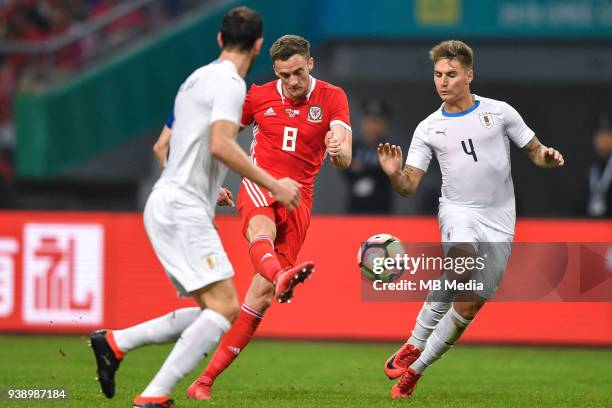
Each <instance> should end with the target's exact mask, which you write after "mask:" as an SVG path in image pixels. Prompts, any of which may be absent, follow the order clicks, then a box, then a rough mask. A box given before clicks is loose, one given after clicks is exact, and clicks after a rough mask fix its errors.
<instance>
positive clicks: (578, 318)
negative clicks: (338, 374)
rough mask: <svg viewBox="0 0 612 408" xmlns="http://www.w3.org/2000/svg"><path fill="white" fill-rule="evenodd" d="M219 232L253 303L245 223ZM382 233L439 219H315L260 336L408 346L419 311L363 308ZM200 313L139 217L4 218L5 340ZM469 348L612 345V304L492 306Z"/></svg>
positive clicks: (598, 232) (546, 225)
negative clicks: (287, 296)
mask: <svg viewBox="0 0 612 408" xmlns="http://www.w3.org/2000/svg"><path fill="white" fill-rule="evenodd" d="M217 224H218V226H219V230H220V234H221V237H222V240H223V243H224V246H225V248H226V251H227V252H228V254H229V257H230V259H231V261H232V264H233V265H234V269H235V271H236V278H235V281H236V284H237V286H238V289H239V292H240V293H241V294H244V292H245V290H246V288H247V287H248V284H249V282H250V279H251V276H252V273H253V271H252V267H251V265H250V262H249V257H248V252H247V250H248V247H247V244H246V243H245V241H244V239H243V238H242V236H241V233H240V221H239V219H238V218H237V217H233V216H222V217H219V218H218V220H217ZM380 232H386V233H389V234H392V235H395V236H397V237H399V238H400V239H401V240H403V241H407V242H436V241H438V240H439V232H438V227H437V221H436V219H435V218H431V217H327V216H317V217H314V218H313V220H312V223H311V226H310V230H309V234H308V238H307V240H306V243H305V245H304V248H303V250H302V253H301V256H300V259H304V260H306V259H312V260H314V261H315V263H316V271H315V273H314V275H313V278H312V279H311V280H309V281H308V282H307V284H305V285H304V286H303V287H300V288H299V292H298V293H297V296H296V298H295V299H294V301H293V302H292V303H291V304H289V305H279V304H275V305H274V306H273V307H272V308H271V309H270V310H269V311H268V313H267V314H266V317H265V319H264V322H263V323H262V326H261V328H260V330H259V331H258V335H259V336H266V337H283V338H317V339H370V340H386V339H404V338H406V337H408V336H409V334H410V329H411V327H412V325H413V323H414V318H415V317H416V313H417V312H418V310H419V308H420V306H421V304H420V303H417V302H412V303H408V302H364V301H362V299H361V292H360V285H361V278H360V274H359V269H358V267H357V265H356V253H357V250H358V248H359V245H360V243H361V241H363V240H365V239H366V238H368V237H369V236H372V235H374V234H377V233H380ZM611 238H612V222H610V221H586V220H585V221H582V220H543V219H542V220H534V219H521V220H519V221H518V224H517V231H516V241H520V242H610V241H612V240H611ZM534 273H537V271H534ZM610 278H612V271H611V272H610ZM611 296H612V294H611ZM192 305H193V304H192V302H191V301H190V300H188V299H182V300H181V299H178V298H177V296H176V294H175V291H174V289H173V287H172V286H171V284H170V282H169V280H168V279H167V278H166V275H165V273H164V272H163V270H162V268H161V266H160V264H159V262H158V261H157V259H156V257H155V254H154V252H153V250H152V249H151V247H150V245H149V242H148V240H147V237H146V234H145V231H144V227H143V224H142V219H141V215H140V214H136V213H84V212H83V213H81V212H2V213H0V332H41V333H46V332H62V333H71V332H73V333H80V332H86V331H89V330H91V329H93V328H100V327H110V328H120V327H124V326H128V325H132V324H135V323H138V322H140V321H142V320H145V319H149V318H152V317H155V316H158V315H161V314H163V313H166V312H169V311H171V310H173V309H176V308H178V307H182V306H192ZM463 340H464V341H466V342H467V341H471V342H491V343H498V342H501V343H538V344H593V345H612V303H606V302H598V303H594V302H591V303H589V302H574V303H570V302H540V303H534V302H530V303H526V302H499V303H490V304H488V305H487V306H485V308H484V309H483V310H482V311H481V313H480V314H479V316H478V318H477V319H476V320H475V322H474V324H473V325H472V326H471V327H470V330H469V331H468V332H466V335H465V336H464V338H463Z"/></svg>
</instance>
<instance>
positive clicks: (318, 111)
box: [308, 105, 323, 122]
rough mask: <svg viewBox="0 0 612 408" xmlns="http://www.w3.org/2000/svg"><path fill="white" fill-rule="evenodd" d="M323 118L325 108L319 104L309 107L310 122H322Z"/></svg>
mask: <svg viewBox="0 0 612 408" xmlns="http://www.w3.org/2000/svg"><path fill="white" fill-rule="evenodd" d="M322 120H323V108H321V107H320V106H318V105H312V106H311V107H310V109H308V121H309V122H321V121H322Z"/></svg>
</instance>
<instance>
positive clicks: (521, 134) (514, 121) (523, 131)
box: [502, 103, 535, 148]
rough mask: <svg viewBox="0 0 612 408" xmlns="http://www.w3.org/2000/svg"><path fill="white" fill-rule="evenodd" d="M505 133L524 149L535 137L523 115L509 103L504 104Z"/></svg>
mask: <svg viewBox="0 0 612 408" xmlns="http://www.w3.org/2000/svg"><path fill="white" fill-rule="evenodd" d="M502 109H503V115H504V132H505V134H506V136H508V138H510V140H512V141H513V142H514V144H515V145H517V146H518V147H520V148H522V147H524V146H525V145H526V144H527V143H529V141H530V140H531V139H532V138H533V136H534V135H535V133H534V131H533V130H531V129H530V128H529V126H527V125H526V124H525V122H524V121H523V118H522V117H521V115H520V114H519V113H518V112H517V111H516V109H514V108H513V107H512V106H510V105H509V104H507V103H504V104H503V108H502Z"/></svg>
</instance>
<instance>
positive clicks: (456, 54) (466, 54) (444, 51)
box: [429, 40, 474, 68]
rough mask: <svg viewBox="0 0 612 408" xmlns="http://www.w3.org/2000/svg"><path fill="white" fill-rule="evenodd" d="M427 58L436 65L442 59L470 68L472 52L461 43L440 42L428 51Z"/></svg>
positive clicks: (472, 57) (454, 41)
mask: <svg viewBox="0 0 612 408" xmlns="http://www.w3.org/2000/svg"><path fill="white" fill-rule="evenodd" d="M429 58H430V59H431V60H432V61H433V63H434V64H436V63H437V62H438V61H440V60H443V59H456V60H457V61H459V63H460V64H461V65H463V66H464V67H467V68H472V62H473V60H474V51H472V49H471V48H470V47H469V46H468V45H467V44H466V43H464V42H463V41H458V40H448V41H442V42H441V43H440V44H438V45H436V46H435V47H433V48H432V49H431V50H430V51H429Z"/></svg>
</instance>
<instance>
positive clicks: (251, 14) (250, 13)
mask: <svg viewBox="0 0 612 408" xmlns="http://www.w3.org/2000/svg"><path fill="white" fill-rule="evenodd" d="M262 35H263V21H262V19H261V16H260V15H259V13H258V12H256V11H255V10H251V9H250V8H248V7H236V8H234V9H231V10H230V11H228V12H227V13H226V14H225V16H224V17H223V23H221V39H222V40H223V49H224V50H232V49H237V50H238V51H240V52H244V51H248V50H250V49H251V47H253V44H255V41H257V39H258V38H261V37H262Z"/></svg>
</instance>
